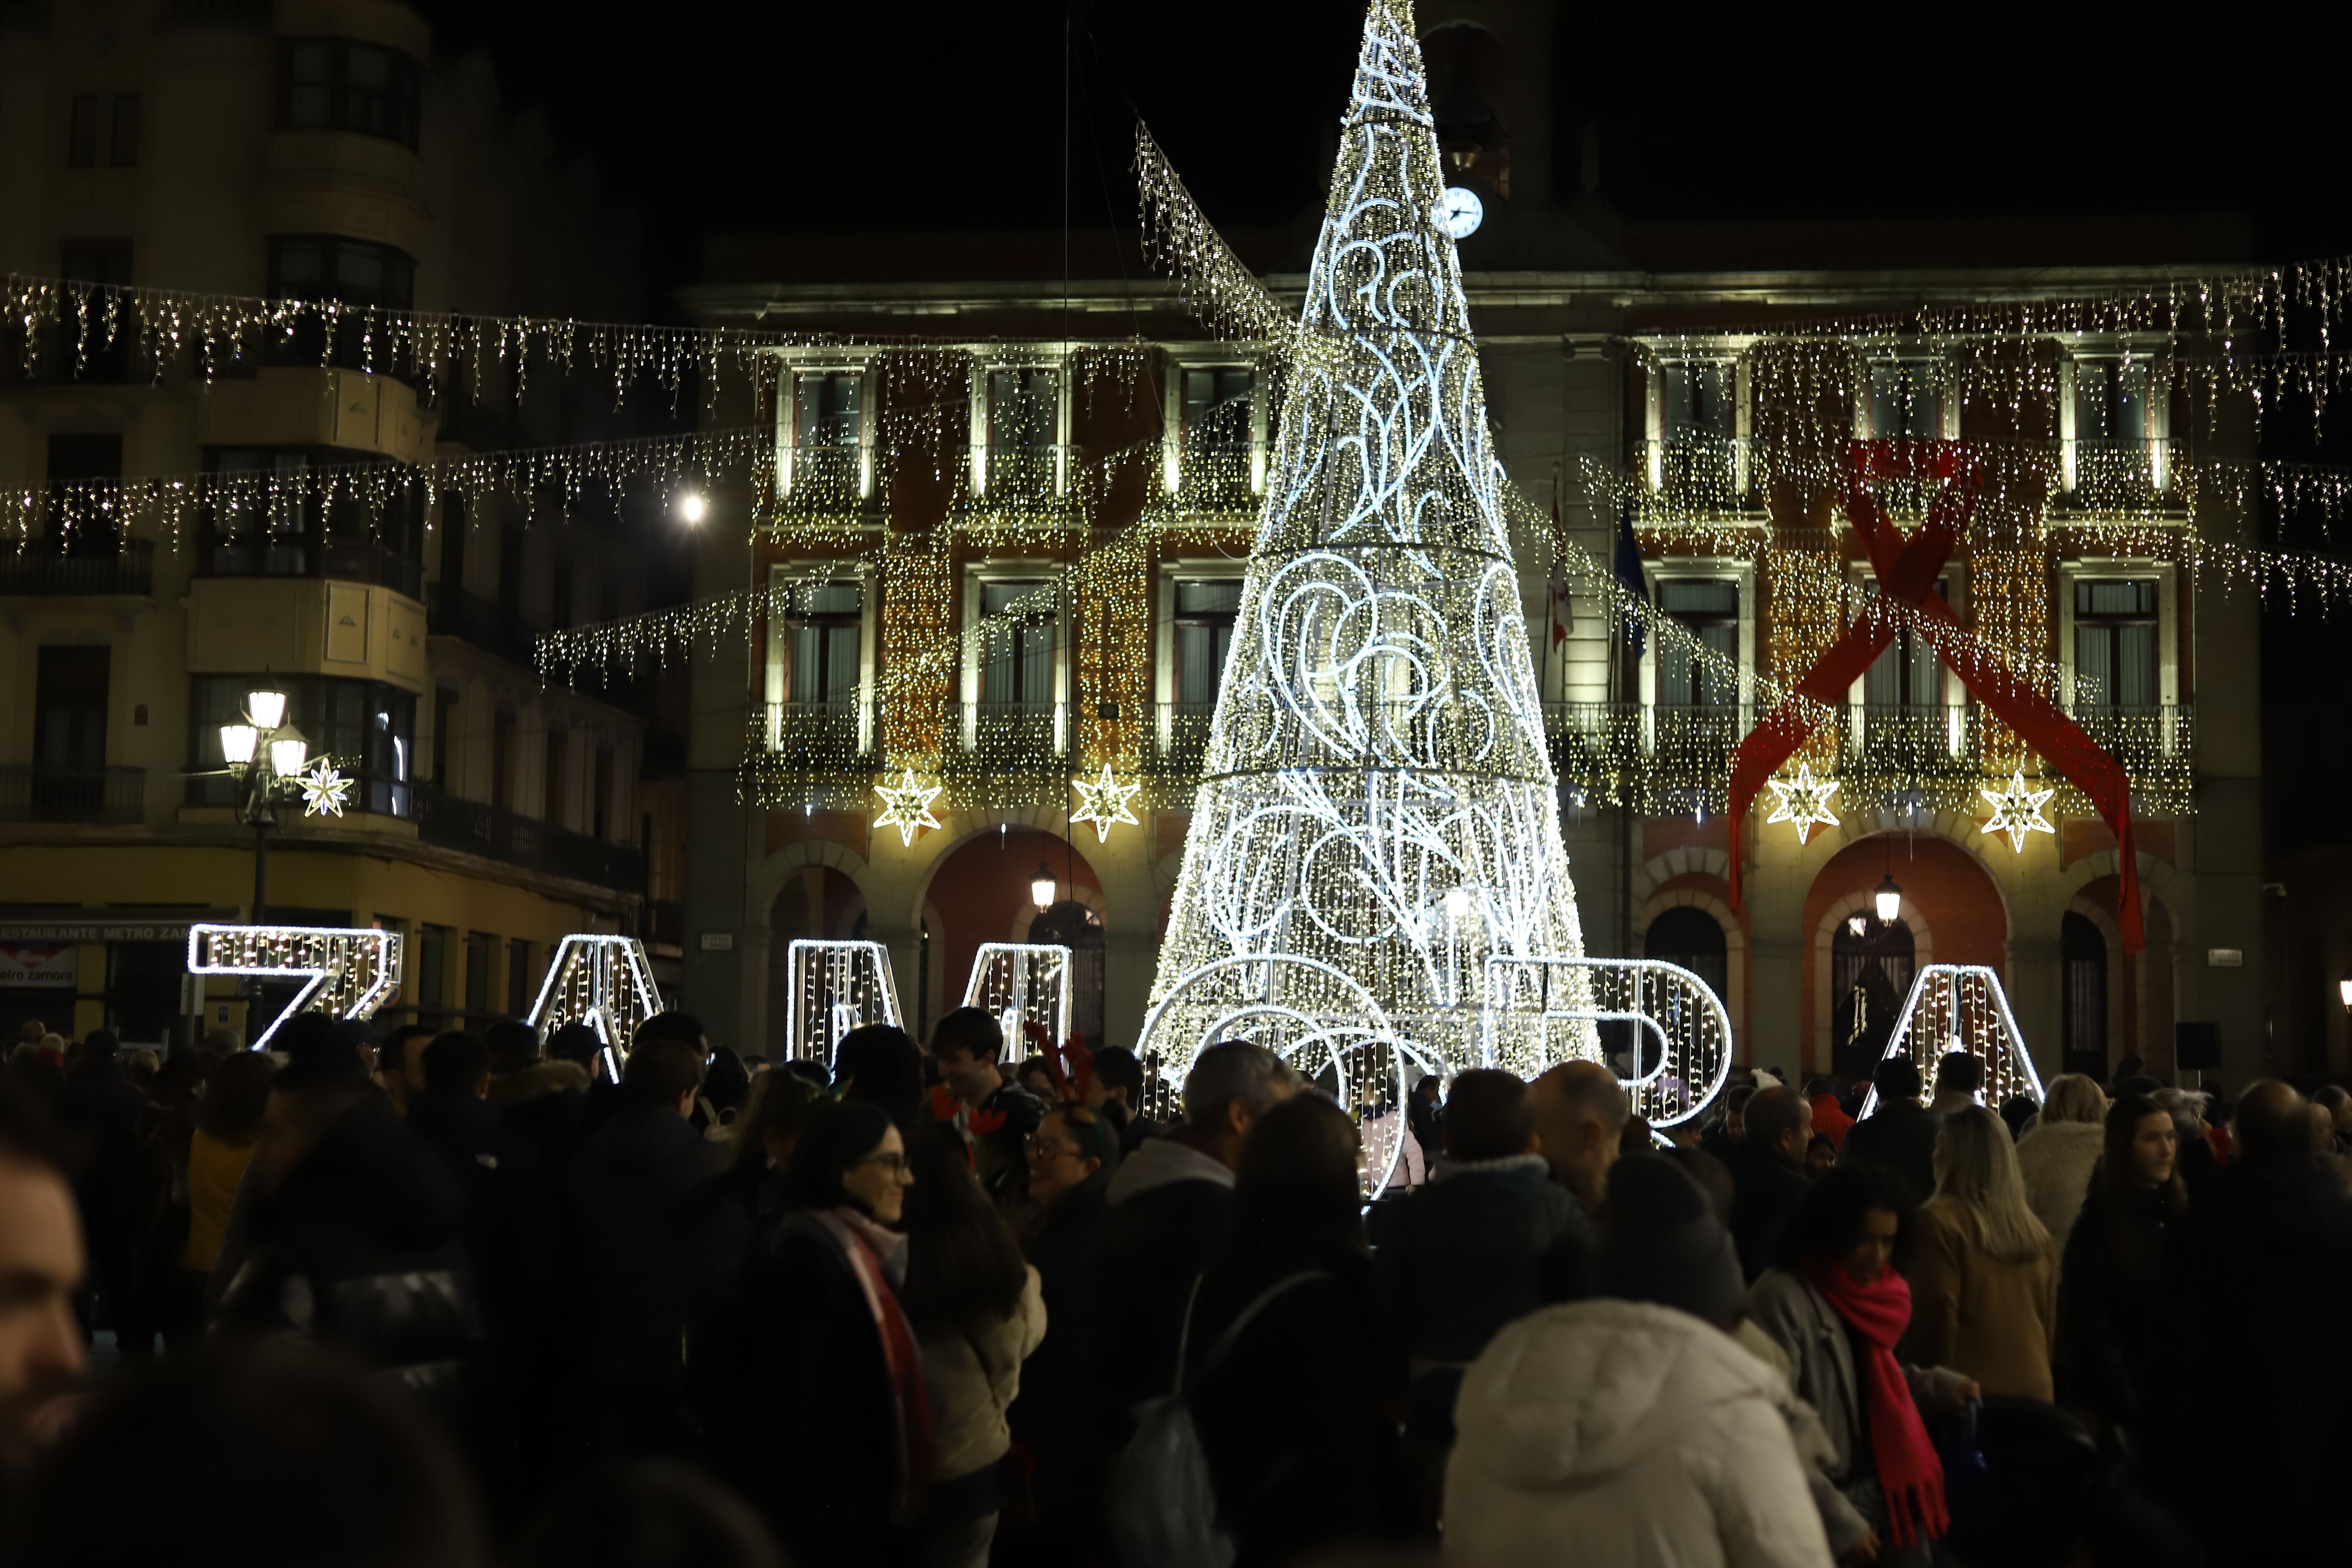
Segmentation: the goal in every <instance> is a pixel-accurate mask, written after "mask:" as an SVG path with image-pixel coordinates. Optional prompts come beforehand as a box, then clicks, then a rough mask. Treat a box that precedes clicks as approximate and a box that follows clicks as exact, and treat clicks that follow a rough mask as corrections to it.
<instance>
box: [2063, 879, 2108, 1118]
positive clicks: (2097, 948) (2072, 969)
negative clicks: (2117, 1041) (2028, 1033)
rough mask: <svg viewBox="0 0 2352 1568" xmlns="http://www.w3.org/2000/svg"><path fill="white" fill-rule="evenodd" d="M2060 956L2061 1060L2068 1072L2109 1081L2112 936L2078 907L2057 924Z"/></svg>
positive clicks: (2069, 911) (2067, 912) (2068, 911)
mask: <svg viewBox="0 0 2352 1568" xmlns="http://www.w3.org/2000/svg"><path fill="white" fill-rule="evenodd" d="M2058 948H2059V956H2060V959H2061V960H2062V961H2063V963H2064V964H2065V966H2066V991H2065V1001H2064V1005H2063V1007H2062V1008H2061V1009H2060V1011H2059V1015H2058V1037H2059V1040H2060V1043H2061V1047H2062V1048H2063V1053H2064V1054H2063V1057H2062V1058H2061V1060H2062V1061H2063V1064H2064V1066H2065V1069H2066V1070H2067V1071H2068V1072H2079V1073H2084V1074H2087V1075H2088V1076H2090V1077H2091V1078H2094V1079H2098V1080H2100V1081H2101V1082H2105V1079H2106V1076H2107V939H2106V937H2105V935H2104V934H2103V933H2101V931H2100V930H2099V928H2098V927H2097V926H2096V925H2095V924H2094V923H2093V922H2092V921H2091V920H2090V918H2089V917H2088V916H2086V915H2082V914H2077V913H2076V912H2075V911H2074V910H2067V911H2066V918H2065V919H2064V920H2063V921H2060V922H2059V924H2058Z"/></svg>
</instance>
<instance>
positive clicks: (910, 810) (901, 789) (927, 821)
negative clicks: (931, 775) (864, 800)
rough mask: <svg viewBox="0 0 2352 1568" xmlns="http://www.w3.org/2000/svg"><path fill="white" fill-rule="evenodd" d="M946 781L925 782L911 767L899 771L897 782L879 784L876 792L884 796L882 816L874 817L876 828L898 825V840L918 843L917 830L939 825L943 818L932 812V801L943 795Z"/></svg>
mask: <svg viewBox="0 0 2352 1568" xmlns="http://www.w3.org/2000/svg"><path fill="white" fill-rule="evenodd" d="M945 787H946V786H945V785H944V784H924V783H923V782H922V781H921V780H920V779H918V778H917V777H916V776H915V770H914V769H912V768H900V769H899V770H898V783H897V784H876V785H875V786H874V793H875V794H876V795H880V796H881V797H882V815H881V816H877V817H876V818H875V819H874V826H877V827H895V828H897V829H898V842H899V844H900V845H901V846H902V847H904V846H908V845H912V844H913V843H914V842H915V830H916V829H917V828H920V827H937V826H939V825H940V819H939V818H938V817H936V816H932V815H931V802H933V801H935V800H937V799H939V798H940V791H941V790H942V789H944V788H945Z"/></svg>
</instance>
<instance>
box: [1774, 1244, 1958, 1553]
mask: <svg viewBox="0 0 2352 1568" xmlns="http://www.w3.org/2000/svg"><path fill="white" fill-rule="evenodd" d="M1748 1321H1749V1322H1750V1323H1753V1324H1754V1325H1755V1326H1756V1327H1758V1328H1759V1329H1761V1330H1763V1331H1764V1332H1765V1333H1766V1334H1768V1335H1769V1336H1770V1337H1771V1340H1772V1342H1773V1343H1775V1344H1777V1345H1779V1346H1780V1349H1781V1350H1782V1351H1783V1352H1786V1353H1787V1355H1788V1357H1789V1383H1790V1387H1791V1388H1792V1389H1793V1390H1794V1391H1795V1393H1796V1395H1797V1397H1798V1398H1800V1399H1801V1400H1803V1401H1804V1402H1805V1403H1806V1404H1808V1405H1811V1406H1812V1407H1813V1409H1814V1410H1816V1411H1818V1412H1819V1413H1820V1415H1821V1418H1822V1427H1823V1428H1824V1430H1825V1431H1826V1432H1827V1434H1828V1436H1829V1446H1830V1458H1829V1464H1828V1467H1827V1469H1828V1479H1829V1480H1830V1482H1831V1483H1832V1486H1833V1487H1834V1488H1835V1489H1836V1490H1835V1492H1833V1493H1832V1492H1826V1491H1825V1490H1824V1489H1822V1488H1821V1487H1819V1486H1816V1487H1815V1488H1814V1489H1813V1490H1814V1501H1815V1502H1816V1503H1817V1504H1818V1505H1819V1506H1820V1507H1821V1510H1822V1524H1823V1525H1824V1526H1826V1527H1827V1529H1828V1531H1829V1537H1830V1552H1831V1555H1832V1556H1833V1557H1841V1556H1843V1555H1844V1554H1845V1552H1846V1551H1847V1550H1848V1549H1849V1548H1850V1547H1852V1546H1853V1543H1854V1542H1857V1541H1860V1540H1861V1539H1862V1538H1863V1536H1864V1533H1865V1532H1866V1531H1870V1530H1872V1529H1876V1528H1883V1527H1884V1526H1885V1522H1886V1521H1885V1518H1884V1517H1883V1510H1882V1509H1881V1508H1880V1507H1879V1505H1878V1502H1877V1498H1876V1493H1877V1483H1876V1481H1875V1479H1868V1478H1865V1479H1864V1480H1863V1481H1862V1482H1861V1483H1860V1484H1859V1485H1856V1484H1855V1483H1854V1479H1853V1460H1854V1453H1853V1447H1854V1442H1855V1440H1856V1438H1857V1436H1859V1435H1860V1433H1861V1431H1862V1380H1861V1378H1860V1377H1859V1376H1857V1375H1856V1373H1855V1371H1854V1365H1853V1343H1852V1342H1850V1341H1849V1340H1848V1339H1847V1338H1846V1331H1845V1322H1844V1321H1843V1319H1841V1318H1840V1317H1839V1316H1838V1315H1837V1310H1836V1309H1835V1308H1833V1307H1832V1306H1831V1305H1830V1304H1829V1300H1828V1298H1826V1297H1824V1296H1823V1295H1822V1293H1821V1291H1820V1290H1818V1289H1814V1287H1813V1284H1812V1281H1811V1280H1809V1279H1805V1278H1804V1277H1803V1276H1801V1275H1797V1274H1791V1273H1790V1272H1789V1271H1788V1270H1787V1269H1785V1268H1772V1269H1767V1270H1766V1271H1765V1273H1764V1275H1763V1277H1762V1278H1761V1279H1758V1280H1757V1281H1756V1283H1755V1284H1754V1285H1753V1286H1752V1287H1750V1288H1749V1289H1748ZM1903 1375H1904V1379H1905V1381H1906V1382H1907V1383H1908V1384H1910V1385H1911V1397H1912V1399H1913V1400H1914V1401H1916V1403H1917V1404H1918V1405H1920V1406H1921V1408H1922V1409H1932V1408H1937V1407H1940V1406H1943V1405H1949V1404H1950V1403H1951V1400H1952V1394H1953V1392H1954V1391H1955V1390H1956V1389H1958V1387H1959V1385H1960V1384H1963V1383H1965V1382H1967V1381H1968V1380H1967V1379H1966V1378H1965V1377H1963V1376H1962V1375H1961V1374H1960V1373H1957V1372H1954V1371H1952V1370H1951V1369H1950V1368H1948V1367H1940V1366H1934V1367H1919V1366H1906V1367H1905V1368H1904V1369H1903Z"/></svg>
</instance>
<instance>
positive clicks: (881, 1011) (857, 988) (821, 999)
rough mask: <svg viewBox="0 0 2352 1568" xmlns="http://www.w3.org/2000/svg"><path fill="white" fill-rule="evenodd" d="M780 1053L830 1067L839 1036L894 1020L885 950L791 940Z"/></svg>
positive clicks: (894, 987) (894, 997)
mask: <svg viewBox="0 0 2352 1568" xmlns="http://www.w3.org/2000/svg"><path fill="white" fill-rule="evenodd" d="M784 958H785V964H786V973H787V975H788V978H787V980H786V982H785V998H786V1001H785V1011H784V1057H785V1059H786V1060H788V1061H816V1062H823V1063H824V1064H825V1066H826V1067H827V1068H831V1067H832V1066H833V1057H834V1052H835V1051H836V1050H837V1049H839V1048H840V1046H841V1037H842V1036H844V1035H845V1034H847V1033H849V1031H850V1030H852V1029H856V1028H861V1027H863V1026H866V1025H867V1024H891V1025H898V1024H899V1021H900V1020H899V1013H898V983H897V982H896V981H894V980H893V979H892V978H891V975H890V952H889V950H888V949H887V948H886V947H884V946H883V945H882V944H881V943H880V942H822V941H816V940H814V939H811V938H807V937H800V938H795V939H794V940H793V944H792V945H791V946H790V947H789V948H787V949H785V952H784Z"/></svg>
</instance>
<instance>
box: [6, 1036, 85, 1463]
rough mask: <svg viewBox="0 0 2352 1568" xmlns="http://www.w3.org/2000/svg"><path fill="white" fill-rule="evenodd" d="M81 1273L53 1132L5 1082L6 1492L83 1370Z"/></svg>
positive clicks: (76, 1229) (69, 1191) (75, 1225)
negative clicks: (54, 1403)
mask: <svg viewBox="0 0 2352 1568" xmlns="http://www.w3.org/2000/svg"><path fill="white" fill-rule="evenodd" d="M82 1268H83V1254H82V1242H81V1221H80V1220H79V1218H78V1217H77V1216H76V1215H75V1213H74V1195H73V1188H72V1186H71V1185H70V1184H68V1182H67V1180H66V1177H65V1173H64V1171H63V1170H62V1168H61V1167H60V1165H59V1163H58V1155H57V1151H56V1148H55V1145H54V1144H53V1143H52V1142H50V1135H49V1131H48V1129H47V1125H46V1124H45V1122H44V1121H43V1120H42V1119H41V1117H40V1116H39V1114H38V1112H37V1110H36V1108H34V1107H33V1106H32V1105H30V1104H28V1103H27V1102H26V1100H24V1098H23V1096H22V1095H21V1094H19V1093H18V1092H17V1090H16V1087H15V1086H14V1085H13V1084H7V1083H0V1489H8V1488H9V1487H10V1486H11V1485H12V1483H13V1482H14V1480H15V1479H16V1475H17V1474H18V1472H19V1471H20V1469H21V1468H22V1464H23V1461H24V1459H25V1458H26V1456H27V1451H28V1450H29V1449H30V1448H31V1447H32V1446H33V1443H34V1440H35V1426H36V1423H37V1420H38V1417H39V1415H40V1413H41V1408H42V1406H43V1405H46V1404H47V1402H48V1401H49V1400H50V1399H51V1398H53V1397H54V1396H55V1395H57V1394H58V1393H60V1392H62V1391H63V1390H64V1389H65V1387H66V1386H67V1385H68V1384H70V1383H72V1381H73V1380H74V1379H75V1377H77V1376H78V1375H79V1373H80V1372H81V1370H82V1363H83V1349H82V1331H81V1325H80V1324H79V1322H78V1321H76V1320H75V1318H74V1310H73V1300H74V1292H76V1291H77V1290H79V1289H81V1281H82Z"/></svg>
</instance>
